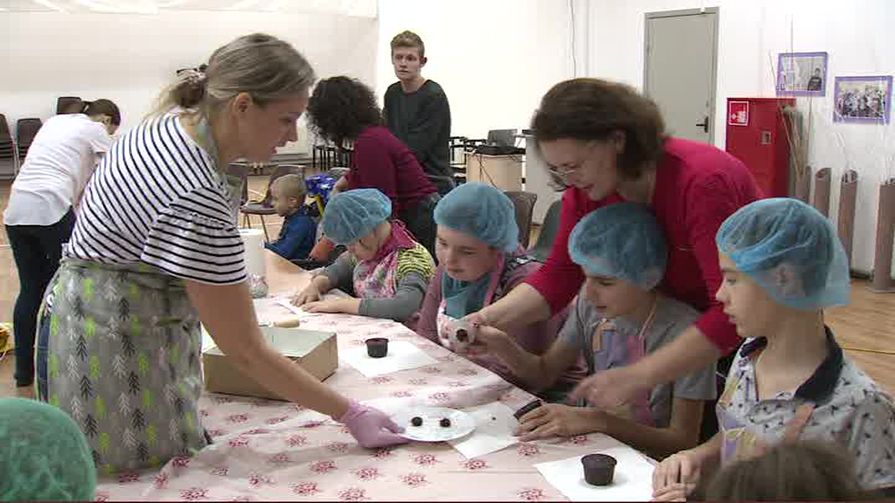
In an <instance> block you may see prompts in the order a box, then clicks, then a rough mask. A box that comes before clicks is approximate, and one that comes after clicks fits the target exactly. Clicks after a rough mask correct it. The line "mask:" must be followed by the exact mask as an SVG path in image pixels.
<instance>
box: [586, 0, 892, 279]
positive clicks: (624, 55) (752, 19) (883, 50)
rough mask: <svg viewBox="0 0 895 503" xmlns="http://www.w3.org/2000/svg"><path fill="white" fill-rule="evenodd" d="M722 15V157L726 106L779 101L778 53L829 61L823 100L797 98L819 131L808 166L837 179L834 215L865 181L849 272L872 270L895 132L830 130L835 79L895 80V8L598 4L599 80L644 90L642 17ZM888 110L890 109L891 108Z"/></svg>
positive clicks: (873, 3) (594, 22) (886, 0)
mask: <svg viewBox="0 0 895 503" xmlns="http://www.w3.org/2000/svg"><path fill="white" fill-rule="evenodd" d="M710 6H719V7H720V15H719V36H718V45H719V47H718V88H717V102H716V114H715V121H714V126H715V143H716V145H718V146H719V147H721V148H724V143H725V128H726V122H725V115H726V114H725V112H726V108H727V105H726V98H727V97H729V96H765V97H767V96H774V75H775V65H776V61H777V53H779V52H791V51H827V52H828V53H829V67H828V72H827V78H828V83H827V87H826V96H825V97H823V98H799V99H798V106H799V108H801V109H802V110H803V111H805V112H806V113H807V112H808V111H809V110H810V111H811V117H812V122H813V128H812V129H813V134H812V136H811V149H810V163H811V165H812V166H814V167H815V169H817V167H827V166H828V167H831V168H832V169H833V180H834V182H835V183H834V184H833V191H832V196H831V210H830V212H831V215H832V218H833V219H834V220H835V218H836V215H837V211H838V201H839V186H838V180H839V176H840V175H841V174H842V173H843V172H844V171H845V170H846V169H848V168H851V169H855V170H856V171H857V172H858V173H859V187H858V201H857V208H856V217H855V237H854V249H853V258H852V267H853V268H855V269H857V270H862V271H868V270H870V269H871V268H872V264H873V253H874V251H873V250H874V243H875V239H876V215H877V199H878V190H879V188H878V187H879V183H880V181H882V180H884V179H888V178H891V177H893V176H895V132H893V128H895V124H890V125H888V126H878V125H868V124H841V123H835V124H834V123H833V122H832V106H833V77H834V76H837V75H839V76H846V75H892V74H893V73H895V50H893V49H892V48H893V47H895V36H893V35H892V30H891V26H892V24H893V22H895V2H892V1H891V0H852V1H848V2H843V1H832V0H814V1H808V0H789V1H785V2H782V1H779V0H715V1H698V0H638V1H636V2H629V1H624V0H592V5H591V43H592V45H591V47H590V49H591V59H590V62H589V65H590V70H591V72H592V74H593V75H594V76H599V77H603V78H608V79H614V80H619V81H623V82H627V83H629V84H631V85H634V86H636V87H638V88H642V85H643V82H642V81H643V27H644V14H645V13H647V12H659V11H666V10H678V9H693V8H700V7H710ZM890 106H891V105H890Z"/></svg>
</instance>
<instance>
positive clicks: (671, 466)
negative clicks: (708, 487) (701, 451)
mask: <svg viewBox="0 0 895 503" xmlns="http://www.w3.org/2000/svg"><path fill="white" fill-rule="evenodd" d="M701 463H702V462H701V461H700V459H699V457H698V456H696V455H695V454H694V453H693V450H692V449H690V450H686V451H681V452H678V453H677V454H673V455H671V456H669V457H667V458H665V459H664V460H663V461H662V462H661V463H659V466H657V467H656V469H655V471H653V497H654V498H659V497H665V495H667V494H668V493H670V492H671V493H675V494H676V492H675V491H679V489H680V487H677V488H676V486H685V487H687V488H689V491H687V493H686V494H689V492H690V491H692V490H693V487H695V486H696V483H697V482H699V475H700V471H701V466H700V465H701ZM663 501H672V500H670V499H663Z"/></svg>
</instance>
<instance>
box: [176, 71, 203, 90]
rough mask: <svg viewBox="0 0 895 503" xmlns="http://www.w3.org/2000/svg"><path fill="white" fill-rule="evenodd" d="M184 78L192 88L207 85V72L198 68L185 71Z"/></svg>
mask: <svg viewBox="0 0 895 503" xmlns="http://www.w3.org/2000/svg"><path fill="white" fill-rule="evenodd" d="M182 78H183V80H184V81H186V82H187V83H189V84H190V85H191V86H198V85H203V86H204V85H205V72H203V71H201V70H199V69H197V68H190V69H188V70H184V71H183V73H182Z"/></svg>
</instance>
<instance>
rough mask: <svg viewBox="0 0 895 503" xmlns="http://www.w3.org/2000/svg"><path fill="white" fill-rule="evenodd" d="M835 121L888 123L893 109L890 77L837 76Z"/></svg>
mask: <svg viewBox="0 0 895 503" xmlns="http://www.w3.org/2000/svg"><path fill="white" fill-rule="evenodd" d="M834 87H835V88H836V94H835V101H834V107H833V121H835V122H867V123H871V124H888V123H889V109H890V108H891V107H892V76H891V75H870V76H862V77H836V82H835V85H834Z"/></svg>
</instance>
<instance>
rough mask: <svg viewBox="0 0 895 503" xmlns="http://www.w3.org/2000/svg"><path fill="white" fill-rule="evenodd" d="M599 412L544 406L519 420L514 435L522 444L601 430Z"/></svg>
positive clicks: (559, 405) (564, 406)
mask: <svg viewBox="0 0 895 503" xmlns="http://www.w3.org/2000/svg"><path fill="white" fill-rule="evenodd" d="M600 423H601V421H600V412H599V411H597V410H594V409H589V408H586V407H571V406H569V405H562V404H558V403H548V404H544V405H542V406H540V407H538V408H537V409H535V410H533V411H531V412H529V413H528V414H525V415H524V416H522V417H521V418H520V419H519V426H518V427H517V428H516V432H515V435H517V436H519V437H520V440H522V441H523V442H528V441H530V440H536V439H539V438H548V437H553V436H559V437H571V436H573V435H581V434H583V433H590V432H592V431H598V430H600V429H602V426H601V424H600Z"/></svg>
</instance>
